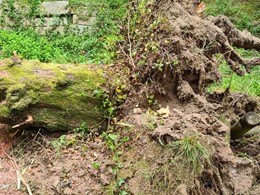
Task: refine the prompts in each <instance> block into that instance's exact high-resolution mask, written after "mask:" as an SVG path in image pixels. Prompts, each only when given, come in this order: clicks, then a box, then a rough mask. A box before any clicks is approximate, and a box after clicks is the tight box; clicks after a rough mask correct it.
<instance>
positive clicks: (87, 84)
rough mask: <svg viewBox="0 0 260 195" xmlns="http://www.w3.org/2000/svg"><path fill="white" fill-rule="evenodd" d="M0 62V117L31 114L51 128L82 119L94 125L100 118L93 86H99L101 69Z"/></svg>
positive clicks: (73, 124)
mask: <svg viewBox="0 0 260 195" xmlns="http://www.w3.org/2000/svg"><path fill="white" fill-rule="evenodd" d="M8 61H10V59H8V60H3V61H1V66H0V91H2V92H3V93H4V95H1V104H0V119H1V118H2V120H4V121H7V120H6V119H9V120H10V123H14V124H15V121H14V118H15V119H17V118H20V119H23V118H24V117H25V116H24V115H25V114H31V115H32V116H33V119H34V123H33V125H34V126H39V127H45V128H47V129H49V130H51V131H53V130H69V129H71V128H74V127H77V126H79V125H80V124H81V123H83V122H85V123H86V124H88V125H94V124H96V123H98V122H100V121H101V118H102V113H101V112H100V111H98V109H96V108H98V107H99V106H100V104H101V101H102V100H100V99H97V98H95V97H93V95H92V94H93V90H95V89H97V88H99V87H102V86H103V85H104V83H105V80H104V78H103V76H102V70H98V69H97V67H94V66H89V65H74V64H64V65H58V64H53V63H50V64H47V63H40V62H38V61H23V62H22V63H21V64H17V65H14V66H12V67H10V66H8V63H7V62H8Z"/></svg>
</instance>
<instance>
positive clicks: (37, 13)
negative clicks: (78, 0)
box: [0, 0, 96, 34]
mask: <svg viewBox="0 0 260 195" xmlns="http://www.w3.org/2000/svg"><path fill="white" fill-rule="evenodd" d="M24 2H25V1H21V0H20V1H19V0H18V1H15V3H13V4H12V5H11V6H10V4H8V0H0V17H1V27H2V28H4V29H12V28H15V27H17V26H19V25H22V26H23V27H33V28H35V29H36V30H37V31H38V32H39V33H40V34H46V33H47V32H48V31H57V32H59V33H62V34H64V33H65V32H66V31H71V30H73V31H76V32H78V33H82V32H84V31H85V30H87V29H90V28H91V27H92V26H93V25H94V24H95V21H96V12H95V11H93V10H94V9H93V8H91V6H90V5H88V4H80V5H71V4H70V3H69V0H63V1H43V2H42V3H40V4H39V5H37V8H35V9H37V10H32V9H34V8H33V7H32V6H31V5H29V4H26V3H24ZM15 14H16V15H15ZM14 16H15V17H16V18H15V17H14ZM17 20H18V21H17Z"/></svg>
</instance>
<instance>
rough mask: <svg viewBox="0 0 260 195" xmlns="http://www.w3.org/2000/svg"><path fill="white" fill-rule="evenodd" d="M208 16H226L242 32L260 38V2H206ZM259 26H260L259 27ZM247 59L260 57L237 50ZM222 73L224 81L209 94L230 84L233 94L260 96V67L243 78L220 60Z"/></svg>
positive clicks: (214, 0) (214, 86) (213, 86)
mask: <svg viewBox="0 0 260 195" xmlns="http://www.w3.org/2000/svg"><path fill="white" fill-rule="evenodd" d="M205 3H206V5H207V10H206V15H214V16H216V15H226V16H228V17H229V18H230V19H231V21H232V22H233V23H234V24H235V25H236V27H237V28H239V29H240V30H244V29H247V30H248V31H250V32H251V33H252V34H254V35H255V36H260V24H259V21H260V1H257V0H247V1H237V0H225V1H223V0H205ZM257 24H258V25H257ZM237 51H238V52H239V53H240V55H242V56H243V57H245V58H250V57H256V56H258V57H260V53H259V52H257V51H254V50H252V51H250V50H244V49H237ZM219 62H220V67H219V69H220V72H221V74H222V79H221V81H220V82H218V83H215V84H213V85H211V86H210V87H209V92H212V91H224V90H225V89H226V88H227V87H228V86H229V84H230V90H231V91H233V92H243V93H247V94H250V95H253V96H260V67H259V66H258V67H254V68H253V69H252V70H251V73H250V74H248V73H247V74H245V76H243V77H241V76H238V75H237V74H235V73H234V72H233V71H232V70H231V69H230V67H229V66H228V65H227V63H226V62H225V61H224V60H223V59H221V58H220V60H219Z"/></svg>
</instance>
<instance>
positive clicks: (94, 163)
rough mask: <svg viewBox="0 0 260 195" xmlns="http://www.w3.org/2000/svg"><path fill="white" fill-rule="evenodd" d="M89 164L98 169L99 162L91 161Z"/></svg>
mask: <svg viewBox="0 0 260 195" xmlns="http://www.w3.org/2000/svg"><path fill="white" fill-rule="evenodd" d="M91 166H92V167H93V168H94V169H99V168H100V163H99V162H93V163H92V164H91Z"/></svg>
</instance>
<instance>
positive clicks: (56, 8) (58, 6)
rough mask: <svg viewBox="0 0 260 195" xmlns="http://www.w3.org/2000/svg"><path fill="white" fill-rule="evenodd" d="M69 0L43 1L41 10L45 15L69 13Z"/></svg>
mask: <svg viewBox="0 0 260 195" xmlns="http://www.w3.org/2000/svg"><path fill="white" fill-rule="evenodd" d="M68 4H69V2H68V1H50V2H42V4H41V10H42V14H43V15H57V16H59V15H65V14H68V13H69V12H68V9H67V7H68Z"/></svg>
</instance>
